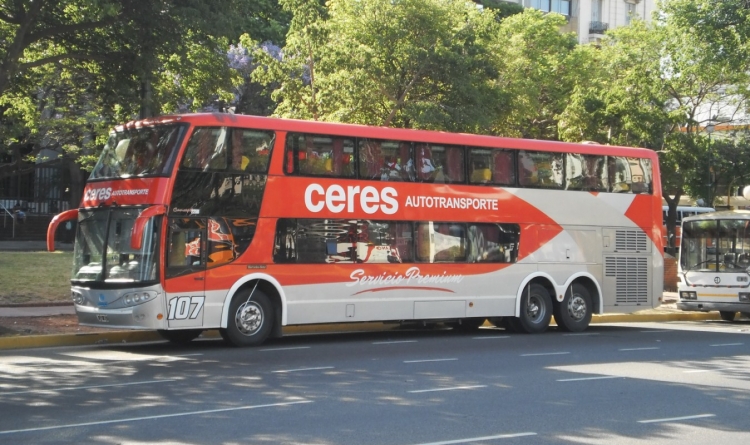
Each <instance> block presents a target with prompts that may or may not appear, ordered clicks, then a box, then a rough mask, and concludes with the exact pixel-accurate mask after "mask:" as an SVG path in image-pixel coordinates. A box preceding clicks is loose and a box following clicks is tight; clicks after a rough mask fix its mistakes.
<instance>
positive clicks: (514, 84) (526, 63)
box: [490, 9, 587, 140]
mask: <svg viewBox="0 0 750 445" xmlns="http://www.w3.org/2000/svg"><path fill="white" fill-rule="evenodd" d="M564 24H565V18H564V17H563V16H561V15H559V14H554V13H552V14H544V13H542V12H541V11H538V10H536V9H526V10H525V11H524V12H523V13H521V14H516V15H512V16H510V17H507V18H506V19H504V20H503V21H502V22H501V24H500V27H499V31H498V33H497V34H496V35H495V36H494V39H493V41H492V43H491V46H490V52H491V53H492V54H493V55H494V60H495V64H496V66H497V67H498V68H497V71H498V75H497V77H496V79H495V80H494V85H493V89H495V90H496V91H502V93H503V98H504V99H505V101H504V102H505V103H504V109H503V112H502V113H501V114H500V116H499V118H498V119H497V120H496V122H495V124H494V129H493V130H494V132H495V133H496V134H501V135H504V136H515V137H526V138H536V139H551V140H558V139H559V135H558V129H557V127H558V120H559V118H560V114H561V113H562V112H563V110H564V109H565V106H566V104H567V103H568V99H569V98H570V96H571V94H572V92H573V90H574V88H575V84H576V82H577V79H578V78H580V77H582V76H583V73H584V72H585V69H586V67H587V64H586V63H584V62H583V61H582V60H583V59H582V57H583V56H584V53H581V52H579V51H577V49H576V48H577V46H578V45H577V39H576V37H575V35H573V34H572V33H561V32H560V27H562V26H563V25H564Z"/></svg>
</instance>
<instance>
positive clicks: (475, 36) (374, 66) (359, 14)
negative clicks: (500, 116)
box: [255, 0, 501, 131]
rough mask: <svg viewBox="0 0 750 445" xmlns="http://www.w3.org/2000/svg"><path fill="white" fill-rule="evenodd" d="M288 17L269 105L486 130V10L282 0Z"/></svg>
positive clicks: (460, 5)
mask: <svg viewBox="0 0 750 445" xmlns="http://www.w3.org/2000/svg"><path fill="white" fill-rule="evenodd" d="M283 4H284V5H285V6H287V7H292V6H293V7H294V8H293V9H292V11H293V13H294V18H293V19H292V23H291V26H290V31H289V34H288V35H287V44H286V46H285V47H284V48H283V59H282V60H281V61H276V60H274V59H273V58H271V57H268V56H267V55H264V53H263V52H261V51H258V52H256V53H255V56H256V57H257V61H258V63H259V64H260V65H261V66H263V67H264V69H263V70H256V72H257V73H258V74H257V78H258V79H259V80H262V81H264V82H265V83H267V84H268V83H270V82H277V84H278V85H279V87H278V88H276V90H275V92H274V98H275V99H277V101H278V103H279V106H278V108H277V110H276V114H277V115H280V116H286V117H297V118H312V119H320V120H330V121H339V122H356V123H363V124H371V125H385V126H397V127H410V128H439V129H444V130H457V131H458V130H462V131H487V130H488V129H489V127H490V125H491V123H492V121H493V118H492V116H493V115H495V114H496V113H497V110H498V108H499V104H500V103H501V100H500V98H499V97H498V95H497V94H496V90H494V89H493V88H491V85H490V80H491V79H492V78H493V77H494V76H493V74H494V73H493V66H492V64H491V63H490V59H489V54H488V52H487V50H486V46H485V44H484V41H485V40H486V39H488V38H489V35H490V33H491V30H492V29H493V27H494V26H496V22H495V20H494V15H493V14H492V13H491V12H484V13H482V12H481V11H479V10H477V9H476V8H475V7H474V6H472V5H471V4H468V3H466V2H463V1H461V0H456V1H442V0H441V1H438V0H403V1H399V2H392V1H390V0H367V1H361V2H350V1H343V0H332V1H330V2H329V3H328V9H327V10H324V9H321V8H320V7H319V5H318V3H317V2H315V1H303V0H295V1H286V2H283Z"/></svg>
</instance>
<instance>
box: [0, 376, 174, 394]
mask: <svg viewBox="0 0 750 445" xmlns="http://www.w3.org/2000/svg"><path fill="white" fill-rule="evenodd" d="M176 381H177V380H176V379H165V380H146V381H143V382H130V383H111V384H109V385H91V386H62V387H60V388H45V389H27V390H25V391H13V392H3V393H0V397H2V396H9V395H14V394H29V393H45V394H48V393H54V392H58V391H73V390H77V389H94V388H111V387H114V386H133V385H148V384H150V383H164V382H176Z"/></svg>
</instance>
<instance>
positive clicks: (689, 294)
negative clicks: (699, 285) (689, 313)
mask: <svg viewBox="0 0 750 445" xmlns="http://www.w3.org/2000/svg"><path fill="white" fill-rule="evenodd" d="M697 299H698V293H697V292H695V291H692V290H690V291H683V292H680V300H697Z"/></svg>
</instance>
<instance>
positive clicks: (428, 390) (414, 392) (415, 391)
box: [409, 385, 487, 394]
mask: <svg viewBox="0 0 750 445" xmlns="http://www.w3.org/2000/svg"><path fill="white" fill-rule="evenodd" d="M486 387H487V385H471V386H454V387H452V388H433V389H415V390H414V391H409V392H410V393H412V394H417V393H420V392H437V391H456V390H460V389H476V388H486Z"/></svg>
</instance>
